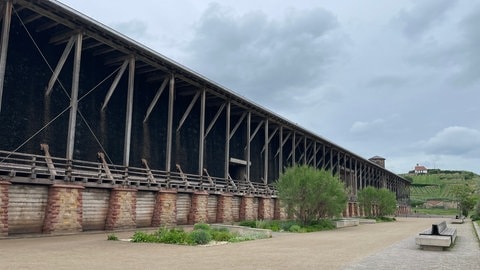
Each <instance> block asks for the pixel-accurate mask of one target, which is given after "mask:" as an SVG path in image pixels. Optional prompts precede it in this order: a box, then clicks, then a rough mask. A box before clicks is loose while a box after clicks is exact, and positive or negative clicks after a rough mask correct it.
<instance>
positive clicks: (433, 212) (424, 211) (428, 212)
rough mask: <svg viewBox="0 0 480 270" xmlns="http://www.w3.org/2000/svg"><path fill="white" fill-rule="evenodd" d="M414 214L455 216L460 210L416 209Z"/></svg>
mask: <svg viewBox="0 0 480 270" xmlns="http://www.w3.org/2000/svg"><path fill="white" fill-rule="evenodd" d="M413 213H414V214H423V215H440V216H455V215H458V209H444V208H414V209H413Z"/></svg>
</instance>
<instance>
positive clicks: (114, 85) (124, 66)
mask: <svg viewBox="0 0 480 270" xmlns="http://www.w3.org/2000/svg"><path fill="white" fill-rule="evenodd" d="M128 63H129V59H125V60H124V61H123V64H122V66H121V67H120V69H119V70H118V73H117V76H115V79H113V82H112V85H111V86H110V89H108V92H107V95H106V96H105V100H104V101H103V105H102V111H105V108H107V105H108V102H109V101H110V98H111V97H112V94H113V92H114V91H115V89H117V85H118V83H119V82H120V79H121V78H122V75H123V73H124V72H125V70H126V69H127V66H128Z"/></svg>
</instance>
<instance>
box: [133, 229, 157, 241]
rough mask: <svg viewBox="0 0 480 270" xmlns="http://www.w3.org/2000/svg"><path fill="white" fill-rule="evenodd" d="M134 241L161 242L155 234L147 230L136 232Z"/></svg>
mask: <svg viewBox="0 0 480 270" xmlns="http://www.w3.org/2000/svg"><path fill="white" fill-rule="evenodd" d="M132 242H136V243H142V242H144V243H158V242H160V241H159V239H158V237H157V236H156V235H154V234H148V233H146V232H135V233H134V234H133V236H132Z"/></svg>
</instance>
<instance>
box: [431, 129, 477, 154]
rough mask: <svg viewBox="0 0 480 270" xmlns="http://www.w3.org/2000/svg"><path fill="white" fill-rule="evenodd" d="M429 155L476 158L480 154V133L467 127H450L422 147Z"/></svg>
mask: <svg viewBox="0 0 480 270" xmlns="http://www.w3.org/2000/svg"><path fill="white" fill-rule="evenodd" d="M422 147H423V149H424V150H425V152H426V153H427V154H433V155H459V156H472V157H476V156H478V155H479V154H480V131H479V130H476V129H471V128H467V127H458V126H453V127H448V128H445V129H443V130H442V131H440V132H438V133H437V134H436V135H435V136H433V137H432V138H430V139H428V140H427V141H426V142H424V143H423V145H422Z"/></svg>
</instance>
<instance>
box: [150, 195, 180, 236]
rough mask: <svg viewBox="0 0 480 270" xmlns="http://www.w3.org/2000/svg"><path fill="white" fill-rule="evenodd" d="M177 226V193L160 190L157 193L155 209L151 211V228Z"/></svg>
mask: <svg viewBox="0 0 480 270" xmlns="http://www.w3.org/2000/svg"><path fill="white" fill-rule="evenodd" d="M161 225H162V226H168V227H174V226H176V225H177V191H176V190H174V189H169V190H160V191H159V192H158V193H157V199H156V201H155V207H154V209H153V216H152V226H153V227H158V226H161Z"/></svg>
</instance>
